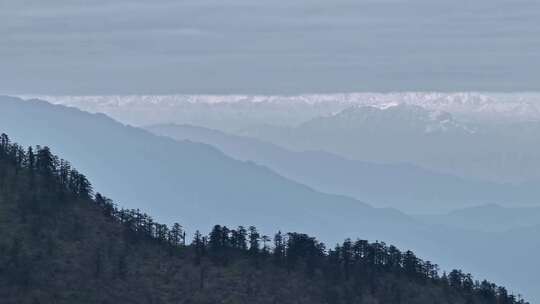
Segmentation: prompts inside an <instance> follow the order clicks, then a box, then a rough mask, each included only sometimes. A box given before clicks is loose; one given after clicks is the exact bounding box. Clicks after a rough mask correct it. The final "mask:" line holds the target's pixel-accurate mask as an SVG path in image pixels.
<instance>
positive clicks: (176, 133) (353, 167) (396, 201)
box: [146, 109, 532, 212]
mask: <svg viewBox="0 0 540 304" xmlns="http://www.w3.org/2000/svg"><path fill="white" fill-rule="evenodd" d="M350 111H351V112H354V111H356V109H351V110H350ZM373 111H381V110H377V109H374V110H373ZM351 114H353V115H354V113H351ZM366 119H369V117H367V118H366ZM450 119H451V118H450ZM426 120H428V121H429V122H433V123H434V124H437V123H438V122H440V121H442V122H443V125H446V124H450V125H452V123H451V122H450V123H448V121H449V119H448V118H447V114H446V113H442V114H440V116H437V117H434V118H431V117H426ZM355 121H356V120H354V121H353V123H354V122H355ZM450 121H451V120H450ZM412 122H413V123H414V122H415V121H414V120H413V121H412ZM422 127H423V126H422ZM458 128H460V130H461V127H458ZM146 129H147V130H149V131H151V132H153V133H155V134H158V135H165V136H169V137H171V138H174V139H177V140H193V141H196V142H202V143H207V144H210V145H212V146H215V147H217V148H219V149H220V150H221V151H223V152H224V153H225V154H227V155H229V156H231V157H233V158H236V159H240V160H250V161H254V162H256V163H258V164H261V165H264V166H267V167H269V168H271V169H273V170H275V171H276V172H277V173H279V174H281V175H283V176H285V177H287V178H290V179H292V180H296V181H299V182H301V183H303V184H306V185H309V186H311V187H313V188H314V189H318V190H321V191H323V192H327V193H338V194H345V195H349V196H352V197H355V198H358V199H360V200H363V201H367V202H370V203H374V204H375V205H383V206H392V207H395V208H398V209H400V210H404V211H411V210H414V211H415V212H418V211H420V212H428V211H432V212H440V211H441V210H451V209H456V208H460V207H464V206H467V204H469V206H473V205H478V204H479V203H487V202H501V201H502V202H504V201H509V200H512V199H513V200H514V203H516V202H517V201H518V200H520V199H523V200H525V201H527V200H532V199H530V198H527V197H525V198H524V195H529V196H531V195H532V194H530V193H528V194H527V193H526V192H525V191H524V189H523V188H520V187H516V186H513V185H503V184H496V183H489V182H479V181H470V180H464V179H460V178H457V177H454V176H451V175H445V174H440V173H436V172H432V171H429V170H426V169H422V168H420V167H417V166H414V165H410V164H401V163H400V164H397V163H396V164H379V163H369V162H363V161H357V160H350V159H346V158H343V157H340V156H338V155H335V154H332V153H327V152H324V151H294V152H293V151H289V150H287V149H285V148H282V147H279V146H276V145H274V144H271V143H269V142H264V141H261V140H258V139H256V138H250V137H244V136H237V135H232V134H226V133H223V132H221V131H217V130H212V129H207V128H203V127H196V126H191V125H173V124H166V125H153V126H148V127H146ZM433 132H434V131H433Z"/></svg>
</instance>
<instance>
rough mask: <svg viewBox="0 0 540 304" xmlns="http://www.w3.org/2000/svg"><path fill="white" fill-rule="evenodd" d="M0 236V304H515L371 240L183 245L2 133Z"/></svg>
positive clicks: (224, 231) (253, 239) (239, 236)
mask: <svg viewBox="0 0 540 304" xmlns="http://www.w3.org/2000/svg"><path fill="white" fill-rule="evenodd" d="M0 232H1V237H0V299H1V302H2V303H23V304H24V303H315V304H316V303H321V304H322V303H330V304H334V303H335V304H338V303H344V304H345V303H366V304H367V303H388V304H393V303H407V304H415V303H418V304H421V303H441V304H442V303H448V304H450V303H452V304H454V303H463V304H469V303H473V304H514V303H521V304H524V303H526V302H525V301H524V300H521V299H516V298H515V297H514V296H512V295H509V294H508V292H507V290H506V289H505V288H504V287H499V286H496V285H495V284H492V283H490V282H487V281H482V282H478V281H474V280H473V278H472V277H471V275H470V274H464V273H463V272H462V271H460V270H454V271H451V272H450V273H449V274H448V275H447V274H446V273H444V274H443V275H442V276H439V271H438V267H437V265H435V264H432V263H431V262H429V261H423V260H421V259H419V258H418V257H416V256H415V254H414V253H413V252H411V251H407V252H401V251H400V250H398V249H397V248H396V247H394V246H388V245H386V244H385V243H382V242H376V243H370V242H368V241H365V240H355V241H353V240H350V239H347V240H345V241H344V242H343V243H342V244H339V245H337V246H336V247H335V248H333V249H329V250H328V249H326V247H325V245H324V244H323V243H321V242H319V241H318V240H316V239H315V238H313V237H310V236H308V235H306V234H301V233H288V234H282V233H281V232H278V233H277V234H276V235H275V236H274V238H273V240H271V239H270V238H269V237H267V236H264V235H261V234H260V233H259V232H258V231H257V229H256V228H255V227H253V226H251V227H249V229H247V230H246V229H245V228H244V227H242V226H240V227H238V228H236V229H229V228H228V227H225V226H220V225H216V226H214V228H213V229H212V231H211V232H210V234H209V235H208V237H206V236H203V235H202V234H201V233H200V232H198V231H197V232H195V235H194V239H193V241H192V242H191V243H190V244H186V234H185V231H184V229H183V227H182V226H181V225H180V224H178V223H176V224H173V225H172V226H171V227H168V226H166V225H163V224H160V223H157V222H155V221H154V220H153V219H152V217H150V216H148V215H147V214H145V213H143V212H140V211H139V210H126V209H121V208H118V207H117V206H116V205H115V204H114V203H113V202H112V201H111V200H110V199H108V198H106V197H104V196H103V195H101V194H99V193H96V194H95V195H94V194H93V190H92V186H91V184H90V182H89V181H88V180H87V179H86V177H85V176H84V175H82V174H80V173H79V172H77V171H76V170H75V169H73V168H72V167H71V165H70V164H69V163H68V162H66V161H64V160H61V159H58V158H57V157H56V156H54V155H53V154H52V153H51V151H50V150H49V149H48V148H46V147H37V148H36V149H35V150H34V149H28V150H26V151H25V150H24V149H22V148H21V147H19V146H18V145H16V144H12V143H10V141H9V138H8V137H7V136H6V135H2V136H0ZM261 243H262V244H261ZM270 243H273V246H269V244H270Z"/></svg>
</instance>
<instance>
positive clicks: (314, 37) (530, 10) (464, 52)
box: [0, 0, 540, 94]
mask: <svg viewBox="0 0 540 304" xmlns="http://www.w3.org/2000/svg"><path fill="white" fill-rule="evenodd" d="M537 20H540V2H538V1H526V0H514V1H508V0H493V1H487V0H480V1H464V0H458V1H449V0H437V1H427V0H411V1H405V0H379V1H371V0H360V1H348V0H337V1H331V2H330V1H320V0H311V1H308V0H296V1H287V2H275V1H266V0H263V1H256V2H254V1H241V0H227V1H217V0H198V1H172V0H161V1H151V2H149V1H142V0H132V1H128V0H121V1H114V2H110V1H101V0H97V1H82V0H81V1H63V0H51V1H46V2H44V1H35V0H34V1H20V0H17V1H15V0H2V1H0V37H2V39H1V41H0V67H1V70H0V92H5V93H47V94H107V93H178V92H180V93H231V92H246V93H299V92H324V91H326V92H328V91H361V90H370V91H388V90H450V91H451V90H494V91H505V90H538V89H540V88H539V87H538V86H539V85H538V83H537V81H536V80H537V79H538V78H540V54H539V53H540V52H538V50H539V49H540V24H539V23H538V22H537Z"/></svg>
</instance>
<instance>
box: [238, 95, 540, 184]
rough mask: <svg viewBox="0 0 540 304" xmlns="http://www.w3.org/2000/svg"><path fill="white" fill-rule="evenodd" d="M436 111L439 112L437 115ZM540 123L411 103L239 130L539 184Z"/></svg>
mask: <svg viewBox="0 0 540 304" xmlns="http://www.w3.org/2000/svg"><path fill="white" fill-rule="evenodd" d="M441 115H442V116H441ZM538 132H540V122H534V121H532V122H516V123H504V124H485V123H466V122H461V121H458V120H457V119H454V118H453V115H451V114H449V113H444V112H442V113H441V112H439V111H432V110H428V109H425V108H422V107H418V106H414V105H397V106H391V107H387V108H384V109H378V108H374V107H365V106H361V107H356V106H355V107H351V108H348V109H345V110H342V111H340V112H338V113H335V114H331V115H327V116H320V117H317V118H313V119H311V120H309V121H306V122H304V123H301V124H299V125H297V126H293V127H285V126H271V125H261V126H259V127H252V128H246V129H244V130H242V131H241V132H237V133H238V134H240V135H245V136H250V137H255V138H259V139H262V140H265V141H269V142H272V143H275V144H278V145H282V146H284V147H286V148H289V149H292V150H296V151H302V150H325V151H328V152H332V153H335V154H338V155H341V156H344V157H347V158H350V159H357V160H365V161H373V162H385V163H392V162H410V163H413V164H415V165H418V166H421V167H424V168H428V169H430V170H432V171H438V172H442V173H447V174H452V175H456V176H460V177H463V178H468V179H480V180H490V181H496V182H512V183H524V182H531V183H533V184H534V183H535V184H538V182H539V181H540V143H538V142H537V141H536V138H537V136H536V135H535V134H537V133H538Z"/></svg>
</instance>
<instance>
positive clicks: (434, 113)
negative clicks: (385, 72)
mask: <svg viewBox="0 0 540 304" xmlns="http://www.w3.org/2000/svg"><path fill="white" fill-rule="evenodd" d="M314 124H325V125H328V124H332V125H334V126H338V127H340V128H351V129H352V128H381V129H388V130H395V129H400V130H403V129H404V128H407V129H414V130H417V131H423V132H424V133H437V132H447V131H452V130H456V131H460V132H463V131H465V132H468V133H472V132H473V130H472V128H470V127H468V126H466V125H464V124H461V123H459V122H457V121H456V120H455V119H454V117H453V116H452V114H450V113H448V112H445V111H440V110H427V109H425V108H423V107H421V106H417V105H409V104H403V103H397V104H389V105H387V106H384V107H376V106H356V105H355V106H351V107H348V108H346V109H344V110H342V111H340V112H338V113H336V114H333V115H330V116H327V117H321V118H316V119H314V120H312V121H310V122H307V123H305V124H304V126H309V125H314ZM392 126H393V127H392Z"/></svg>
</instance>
